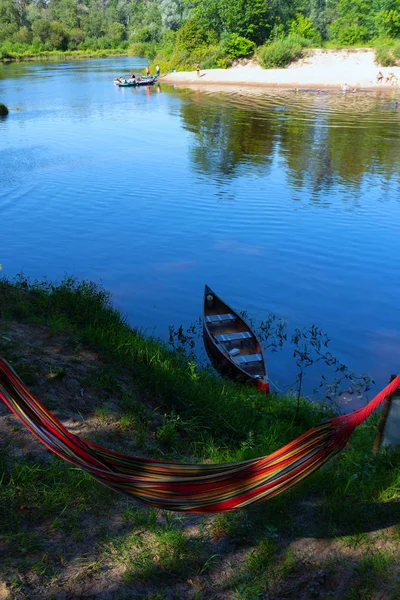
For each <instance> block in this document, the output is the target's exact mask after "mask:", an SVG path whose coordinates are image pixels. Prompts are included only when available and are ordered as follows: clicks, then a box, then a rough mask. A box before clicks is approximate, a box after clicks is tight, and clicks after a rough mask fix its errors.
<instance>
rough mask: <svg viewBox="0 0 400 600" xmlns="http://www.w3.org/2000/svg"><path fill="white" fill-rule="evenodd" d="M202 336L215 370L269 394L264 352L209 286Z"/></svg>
mask: <svg viewBox="0 0 400 600" xmlns="http://www.w3.org/2000/svg"><path fill="white" fill-rule="evenodd" d="M203 335H204V345H205V348H206V350H207V354H208V356H209V357H210V360H211V362H212V363H213V365H214V367H215V368H216V369H217V370H218V371H220V372H221V373H222V374H223V375H227V376H228V377H230V378H231V379H234V380H236V381H241V382H243V383H251V384H253V385H256V386H257V387H258V388H259V389H260V390H262V391H263V392H265V393H267V394H268V393H269V383H268V374H267V367H266V364H265V358H264V352H263V349H262V347H261V344H260V342H259V341H258V339H257V336H256V334H255V333H254V331H253V330H252V328H251V327H250V325H249V324H248V323H247V321H246V320H245V319H243V317H241V316H240V315H239V314H238V313H237V312H236V311H235V310H233V309H232V308H231V307H230V306H228V304H226V302H224V301H223V300H221V298H220V297H219V296H217V294H216V293H215V292H213V290H212V289H211V288H209V287H208V285H206V286H205V289H204V308H203Z"/></svg>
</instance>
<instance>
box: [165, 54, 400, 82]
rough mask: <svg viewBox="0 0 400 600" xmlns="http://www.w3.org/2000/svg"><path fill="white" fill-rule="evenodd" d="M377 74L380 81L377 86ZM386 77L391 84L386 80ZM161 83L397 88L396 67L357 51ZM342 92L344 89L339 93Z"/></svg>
mask: <svg viewBox="0 0 400 600" xmlns="http://www.w3.org/2000/svg"><path fill="white" fill-rule="evenodd" d="M379 72H381V73H382V75H383V77H384V79H383V82H382V83H377V79H376V78H377V75H378V73H379ZM390 74H393V75H394V79H393V81H392V82H391V81H386V78H388V77H389V75H390ZM161 79H162V81H163V83H168V84H172V85H179V86H183V87H192V86H196V87H203V86H204V87H205V86H221V87H226V86H249V87H250V86H251V87H255V88H260V87H261V88H272V89H274V88H277V89H293V88H297V89H310V90H318V89H320V90H321V91H322V90H323V89H328V90H333V89H337V90H339V91H340V90H342V87H343V86H344V85H347V88H348V89H347V91H349V92H351V91H352V90H353V89H355V90H357V91H359V90H365V91H376V90H380V89H384V90H399V89H400V67H382V66H380V65H378V64H376V63H375V52H374V51H373V50H371V49H360V50H356V51H355V50H352V51H349V50H314V51H313V52H312V53H309V54H308V55H307V56H305V57H304V58H302V59H300V60H298V61H295V62H294V63H292V64H290V65H289V66H288V67H287V68H285V69H264V68H262V67H261V66H260V65H258V64H255V63H248V64H239V65H237V66H235V67H231V68H230V69H202V70H200V75H198V74H197V73H196V71H177V72H173V73H167V74H166V75H164V76H162V78H161ZM343 91H344V90H343Z"/></svg>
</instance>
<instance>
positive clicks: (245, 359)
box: [233, 354, 263, 364]
mask: <svg viewBox="0 0 400 600" xmlns="http://www.w3.org/2000/svg"><path fill="white" fill-rule="evenodd" d="M262 359H263V358H262V355H261V354H243V355H242V356H234V357H233V360H234V361H236V362H237V363H239V364H246V363H252V362H260V361H262Z"/></svg>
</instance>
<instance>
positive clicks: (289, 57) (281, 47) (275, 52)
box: [259, 35, 308, 69]
mask: <svg viewBox="0 0 400 600" xmlns="http://www.w3.org/2000/svg"><path fill="white" fill-rule="evenodd" d="M307 45H308V41H307V40H305V39H304V38H302V37H300V36H296V35H288V37H287V38H284V39H278V40H275V41H274V42H272V44H267V45H265V46H261V48H260V49H259V58H260V62H261V64H262V66H263V67H265V68H266V69H271V68H274V67H286V66H287V65H288V64H289V63H291V62H292V61H293V60H295V59H296V58H300V57H301V55H302V52H303V48H304V47H305V46H307Z"/></svg>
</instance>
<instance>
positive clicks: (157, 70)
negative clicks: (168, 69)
mask: <svg viewBox="0 0 400 600" xmlns="http://www.w3.org/2000/svg"><path fill="white" fill-rule="evenodd" d="M156 75H157V77H158V76H159V75H160V67H159V65H157V66H156Z"/></svg>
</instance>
